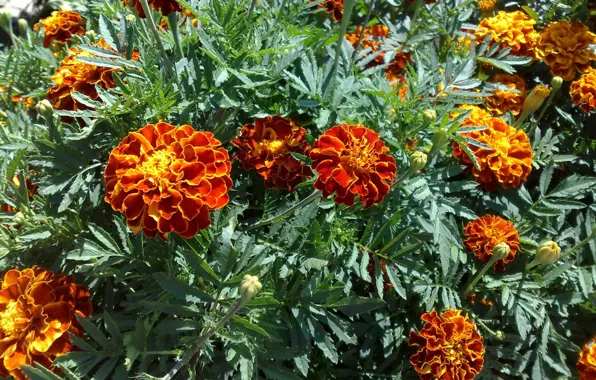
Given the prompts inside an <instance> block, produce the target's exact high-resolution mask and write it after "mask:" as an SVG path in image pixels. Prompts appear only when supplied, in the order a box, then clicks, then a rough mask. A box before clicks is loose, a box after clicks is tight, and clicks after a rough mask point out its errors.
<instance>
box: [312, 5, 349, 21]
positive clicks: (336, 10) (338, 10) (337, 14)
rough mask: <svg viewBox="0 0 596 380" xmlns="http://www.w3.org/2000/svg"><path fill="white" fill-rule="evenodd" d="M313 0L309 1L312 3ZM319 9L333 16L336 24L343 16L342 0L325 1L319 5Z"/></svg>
mask: <svg viewBox="0 0 596 380" xmlns="http://www.w3.org/2000/svg"><path fill="white" fill-rule="evenodd" d="M313 1H314V0H311V2H313ZM318 7H319V8H325V12H327V13H329V14H331V15H332V16H333V20H335V21H336V22H339V21H341V18H342V17H343V15H344V0H325V1H323V2H322V3H319V5H318Z"/></svg>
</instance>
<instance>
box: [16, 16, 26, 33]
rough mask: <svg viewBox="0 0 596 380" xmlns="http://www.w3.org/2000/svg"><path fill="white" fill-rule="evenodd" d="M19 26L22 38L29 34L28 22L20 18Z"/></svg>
mask: <svg viewBox="0 0 596 380" xmlns="http://www.w3.org/2000/svg"><path fill="white" fill-rule="evenodd" d="M17 26H18V27H19V33H20V34H21V35H22V36H24V35H26V34H27V31H28V30H29V23H28V22H27V20H25V19H24V18H20V19H19V21H17Z"/></svg>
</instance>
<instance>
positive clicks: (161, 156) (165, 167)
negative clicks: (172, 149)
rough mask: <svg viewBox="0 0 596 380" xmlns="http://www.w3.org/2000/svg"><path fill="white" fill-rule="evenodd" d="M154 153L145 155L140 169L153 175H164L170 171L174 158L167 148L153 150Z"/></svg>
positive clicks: (156, 176)
mask: <svg viewBox="0 0 596 380" xmlns="http://www.w3.org/2000/svg"><path fill="white" fill-rule="evenodd" d="M152 153H153V154H151V155H146V156H145V157H144V161H143V163H141V167H140V170H141V171H142V172H143V173H145V174H146V175H149V176H151V177H155V178H161V177H164V176H165V175H166V174H167V173H168V172H169V169H170V164H171V162H172V158H171V157H170V155H169V154H168V152H167V151H166V150H158V151H153V152H152Z"/></svg>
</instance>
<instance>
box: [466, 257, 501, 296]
mask: <svg viewBox="0 0 596 380" xmlns="http://www.w3.org/2000/svg"><path fill="white" fill-rule="evenodd" d="M497 261H498V259H497V258H496V257H494V256H491V258H490V260H489V261H488V263H486V264H485V265H484V268H482V270H480V272H476V274H475V275H474V277H472V280H471V281H470V282H469V283H468V286H466V289H465V290H464V294H465V295H468V294H470V293H472V290H474V286H475V285H476V283H477V282H478V281H479V280H480V279H481V278H482V276H484V274H485V273H486V272H487V271H488V270H489V268H490V267H492V266H493V265H495V263H496V262H497Z"/></svg>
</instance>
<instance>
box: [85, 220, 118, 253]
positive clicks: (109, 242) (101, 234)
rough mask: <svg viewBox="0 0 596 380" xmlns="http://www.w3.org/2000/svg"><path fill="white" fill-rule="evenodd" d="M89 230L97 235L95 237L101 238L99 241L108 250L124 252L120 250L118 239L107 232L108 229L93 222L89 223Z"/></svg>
mask: <svg viewBox="0 0 596 380" xmlns="http://www.w3.org/2000/svg"><path fill="white" fill-rule="evenodd" d="M89 231H91V233H92V234H93V236H95V238H96V239H97V240H99V242H100V243H101V244H103V245H104V246H105V247H106V248H107V249H108V250H110V251H112V252H113V253H115V254H118V255H122V254H123V253H122V251H121V250H120V247H118V243H116V241H115V240H114V239H113V238H112V236H110V234H109V233H107V232H106V230H104V229H103V228H101V227H99V226H97V225H95V224H93V223H89Z"/></svg>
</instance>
